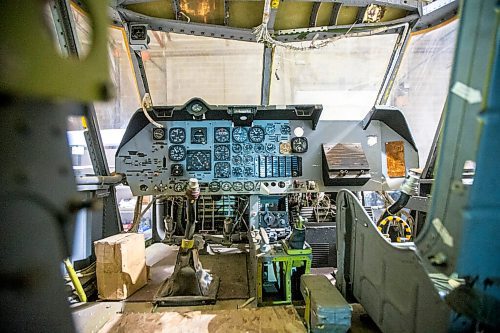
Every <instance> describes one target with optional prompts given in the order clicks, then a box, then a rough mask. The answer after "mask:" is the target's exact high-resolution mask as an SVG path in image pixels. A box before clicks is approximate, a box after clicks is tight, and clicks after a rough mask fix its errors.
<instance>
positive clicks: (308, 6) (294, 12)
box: [274, 1, 314, 30]
mask: <svg viewBox="0 0 500 333" xmlns="http://www.w3.org/2000/svg"><path fill="white" fill-rule="evenodd" d="M313 5H314V3H313V2H288V1H287V2H282V3H280V5H279V8H278V13H277V14H276V22H275V23H274V30H286V29H300V28H307V27H309V19H310V17H311V11H312V8H313Z"/></svg>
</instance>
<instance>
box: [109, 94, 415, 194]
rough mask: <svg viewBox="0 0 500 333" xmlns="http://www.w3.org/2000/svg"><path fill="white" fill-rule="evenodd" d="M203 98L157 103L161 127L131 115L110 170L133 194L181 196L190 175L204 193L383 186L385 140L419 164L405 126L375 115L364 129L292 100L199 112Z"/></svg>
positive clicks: (372, 188) (410, 162)
mask: <svg viewBox="0 0 500 333" xmlns="http://www.w3.org/2000/svg"><path fill="white" fill-rule="evenodd" d="M201 103H202V101H201V100H200V99H193V100H191V101H188V102H187V103H186V104H185V105H183V106H174V107H170V106H165V107H156V108H155V109H154V112H152V116H153V118H154V120H155V121H156V122H158V123H160V124H161V125H162V126H163V127H161V128H159V127H155V126H154V125H153V124H151V123H150V122H149V121H148V120H147V119H146V117H145V116H144V114H143V112H142V110H138V111H137V112H136V113H135V114H134V116H133V117H132V119H131V121H130V123H129V125H128V127H127V130H126V131H125V134H124V137H123V139H122V142H121V144H120V146H119V147H118V150H117V153H116V156H115V168H116V172H118V173H122V174H124V175H125V178H126V180H125V184H127V185H129V186H130V188H131V190H132V193H133V194H134V195H159V194H166V195H183V194H184V192H185V189H186V186H187V184H188V180H189V179H190V178H196V179H198V181H199V183H200V189H201V192H202V194H208V195H223V194H224V195H228V194H260V195H268V194H283V193H291V192H311V191H312V192H317V191H323V192H334V191H338V190H340V189H342V188H349V189H351V190H353V191H361V190H370V191H379V190H386V189H388V188H387V185H386V184H387V182H386V179H387V178H389V177H388V176H387V175H388V173H387V169H388V167H389V162H391V161H388V160H387V157H386V155H385V152H384V149H385V146H386V143H387V142H400V143H401V144H402V145H401V144H400V146H401V147H402V151H401V152H402V154H401V156H402V157H403V158H404V161H400V162H402V163H405V168H406V169H409V168H411V167H416V166H417V165H418V154H417V151H416V149H415V146H414V144H413V139H412V138H411V135H410V136H408V134H406V135H404V134H405V133H409V131H402V132H401V133H403V135H402V134H400V133H399V132H396V131H395V130H393V129H392V128H391V127H390V126H388V125H387V124H385V123H384V122H382V121H379V120H372V121H371V123H370V126H368V127H366V128H364V127H363V123H362V122H360V121H349V120H323V121H319V116H320V111H321V109H322V108H321V107H317V106H298V105H295V106H251V107H250V106H210V105H207V104H203V105H205V106H206V107H205V109H206V112H205V113H199V112H194V111H195V110H192V108H193V106H195V105H198V104H201ZM190 110H191V112H190ZM394 114H395V115H398V113H394ZM248 117H250V118H251V121H246V120H248ZM401 117H402V114H401ZM243 120H245V121H243ZM403 120H404V118H403ZM402 125H406V123H404V124H402ZM399 127H403V128H404V126H399ZM407 139H408V140H409V141H408V140H407ZM354 148H356V149H354ZM353 149H354V150H353ZM337 155H339V156H337ZM365 155H366V156H365ZM361 162H363V163H361ZM360 163H361V164H362V165H361V164H360ZM361 166H362V168H361ZM358 169H359V170H358Z"/></svg>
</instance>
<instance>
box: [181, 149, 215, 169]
mask: <svg viewBox="0 0 500 333" xmlns="http://www.w3.org/2000/svg"><path fill="white" fill-rule="evenodd" d="M211 153H212V152H211V151H210V150H189V151H188V152H187V160H186V169H187V171H210V170H211V169H212V161H211Z"/></svg>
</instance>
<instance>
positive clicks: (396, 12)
mask: <svg viewBox="0 0 500 333" xmlns="http://www.w3.org/2000/svg"><path fill="white" fill-rule="evenodd" d="M384 8H385V12H384V15H383V16H382V19H381V20H380V22H387V21H392V20H397V19H399V18H402V17H405V16H406V15H407V14H408V12H407V11H406V10H404V9H401V8H391V7H384Z"/></svg>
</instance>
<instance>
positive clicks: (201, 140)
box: [191, 127, 207, 145]
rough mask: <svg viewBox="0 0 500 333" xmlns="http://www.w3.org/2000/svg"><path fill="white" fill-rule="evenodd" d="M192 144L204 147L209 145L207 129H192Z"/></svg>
mask: <svg viewBox="0 0 500 333" xmlns="http://www.w3.org/2000/svg"><path fill="white" fill-rule="evenodd" d="M191 143H193V144H200V145H204V144H206V143H207V128H206V127H193V128H191Z"/></svg>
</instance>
